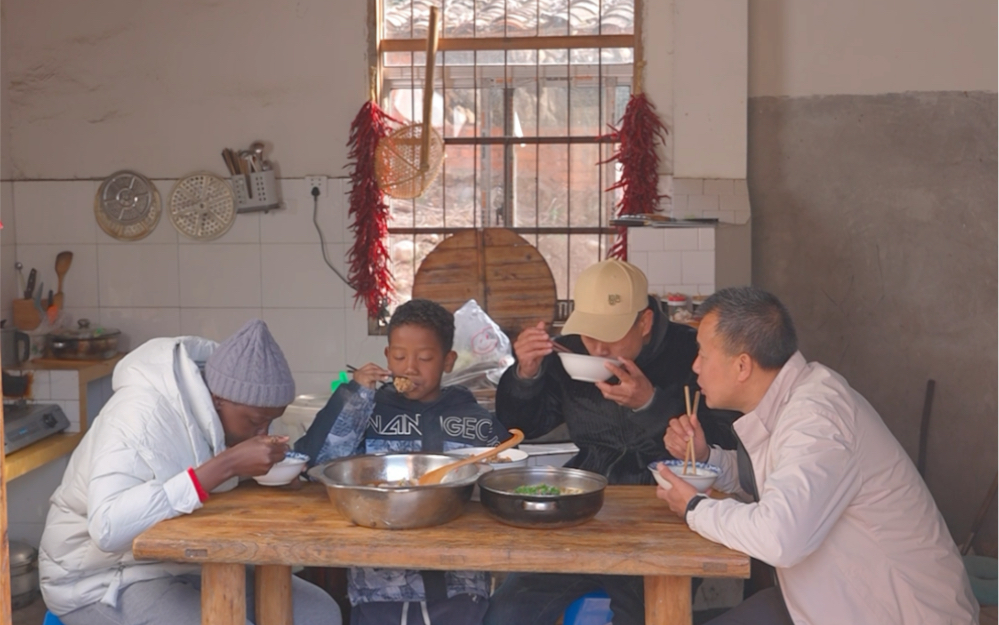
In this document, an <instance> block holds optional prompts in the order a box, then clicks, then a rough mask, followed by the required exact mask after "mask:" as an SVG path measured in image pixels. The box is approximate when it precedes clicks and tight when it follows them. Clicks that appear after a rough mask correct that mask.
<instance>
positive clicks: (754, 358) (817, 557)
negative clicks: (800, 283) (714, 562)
mask: <svg viewBox="0 0 999 625" xmlns="http://www.w3.org/2000/svg"><path fill="white" fill-rule="evenodd" d="M701 315H702V320H701V324H700V327H699V329H698V332H697V342H698V346H699V352H698V357H697V360H695V361H694V372H695V373H697V376H698V377H697V382H698V384H699V385H700V387H701V392H702V393H703V396H704V400H705V401H707V403H708V406H710V407H711V408H727V409H730V410H738V411H740V412H742V413H744V416H742V417H741V418H740V419H739V420H738V421H736V423H735V430H736V433H737V434H738V436H739V439H740V442H741V449H739V450H738V451H724V450H721V449H718V448H713V447H709V446H708V445H707V444H706V443H705V441H704V435H703V432H702V430H701V428H700V425H699V424H698V422H697V419H696V417H693V418H688V417H681V418H679V419H674V420H673V421H672V422H671V424H670V427H669V429H668V430H667V432H666V436H665V439H664V440H665V443H666V448H667V449H668V450H669V451H670V453H672V454H673V455H674V456H676V457H682V455H683V453H684V449H685V447H686V445H687V441H688V440H689V439H690V438H691V437H692V438H693V441H694V451H695V455H696V457H697V459H698V460H701V461H706V462H710V463H711V464H714V465H717V466H718V467H720V468H721V474H720V475H719V477H718V480H717V482H716V483H715V488H716V489H718V490H720V491H723V492H729V493H735V494H736V495H737V496H740V497H739V498H727V499H712V498H707V497H705V496H704V495H699V494H697V493H696V491H695V490H694V489H693V487H691V486H690V485H689V484H687V483H686V482H684V481H683V480H682V479H680V478H679V477H677V476H675V475H674V474H673V473H672V472H670V471H669V470H666V469H663V470H661V474H662V475H663V477H665V478H666V479H667V480H668V482H669V483H670V485H671V487H670V488H668V489H664V488H662V487H660V488H659V489H658V490H657V495H658V497H659V498H660V499H663V500H665V501H666V502H667V503H668V504H669V507H670V509H672V510H673V511H674V512H675V513H677V514H679V515H681V516H683V517H684V518H685V520H686V522H687V524H688V525H689V526H690V527H691V529H693V530H694V531H695V532H697V533H698V534H700V535H702V536H704V537H705V538H708V539H709V540H713V541H715V542H718V543H721V544H723V545H725V546H727V547H730V548H732V549H736V550H738V551H742V552H744V553H746V554H748V555H750V556H752V557H754V558H756V559H758V560H761V561H763V562H766V563H767V564H770V565H772V566H774V567H775V568H776V571H777V581H778V585H777V587H775V588H770V589H767V590H765V591H760V592H758V593H756V594H754V595H753V596H752V597H750V598H749V599H747V600H746V601H744V602H743V603H742V604H740V605H739V606H736V607H735V608H734V609H732V610H731V611H729V612H728V613H726V614H724V615H722V616H720V617H718V618H717V619H715V620H714V621H711V625H735V624H742V623H758V624H761V625H763V624H781V625H783V624H786V623H794V624H796V625H812V624H819V623H823V624H826V623H830V624H843V625H863V624H868V623H869V624H871V625H896V624H906V625H936V624H940V625H943V624H950V625H953V624H969V623H977V622H978V604H977V602H976V601H975V599H974V596H973V595H972V592H971V586H970V584H969V582H968V577H967V574H966V573H965V570H964V566H963V564H962V562H961V558H960V555H959V554H958V551H957V547H956V546H955V545H954V541H953V539H952V538H951V536H950V533H949V532H948V530H947V527H946V525H945V524H944V520H943V517H942V516H941V515H940V512H939V510H937V507H936V504H935V503H934V501H933V497H932V496H931V495H930V492H929V490H928V489H927V488H926V485H925V484H924V483H923V480H922V478H921V477H920V476H919V473H918V472H917V471H916V468H915V466H914V465H913V464H912V461H911V460H910V459H909V457H908V456H907V455H906V453H905V450H903V449H902V447H901V445H899V443H898V441H897V440H895V438H894V437H893V436H892V434H891V432H890V431H889V430H888V428H887V427H886V426H885V424H884V422H883V421H882V420H881V418H880V417H879V416H878V414H877V412H876V411H875V410H874V408H873V407H871V405H870V404H869V403H867V401H866V400H865V399H864V398H863V397H861V396H860V394H858V393H857V392H856V391H855V390H853V389H852V388H850V386H849V385H848V384H847V383H846V381H845V380H844V379H843V378H842V377H840V376H839V375H838V374H836V373H835V372H834V371H832V370H830V369H828V368H826V367H824V366H822V365H820V364H817V363H808V362H806V361H805V359H804V357H803V356H802V355H801V353H800V352H798V351H797V338H796V336H795V331H794V325H793V323H792V321H791V317H790V315H789V314H788V312H787V309H786V308H785V307H784V306H783V304H781V303H780V301H779V300H778V299H777V298H776V297H774V296H773V295H771V294H770V293H767V292H765V291H762V290H760V289H756V288H753V287H739V288H732V289H724V290H722V291H719V292H718V293H716V294H714V295H713V296H711V297H710V298H708V300H707V301H705V302H704V304H703V305H702V307H701Z"/></svg>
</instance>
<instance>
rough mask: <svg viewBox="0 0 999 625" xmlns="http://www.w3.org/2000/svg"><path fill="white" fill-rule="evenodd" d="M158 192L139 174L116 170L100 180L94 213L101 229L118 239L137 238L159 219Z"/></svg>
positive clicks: (151, 229)
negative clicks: (102, 180)
mask: <svg viewBox="0 0 999 625" xmlns="http://www.w3.org/2000/svg"><path fill="white" fill-rule="evenodd" d="M160 212H161V209H160V193H159V191H157V190H156V186H155V185H154V184H153V183H152V182H151V181H150V180H149V179H148V178H146V177H145V176H143V175H142V174H137V173H135V172H134V171H125V170H123V171H118V172H115V173H113V174H111V175H110V176H108V178H107V179H106V180H105V181H104V182H103V183H101V186H100V188H99V189H98V190H97V196H96V197H95V198H94V216H95V217H96V218H97V223H98V225H100V227H101V230H103V231H104V232H106V233H108V235H109V236H112V237H114V238H116V239H119V240H121V241H138V240H139V239H142V238H144V237H146V236H147V235H148V234H149V233H150V232H152V231H153V229H154V228H156V224H157V223H159V221H160Z"/></svg>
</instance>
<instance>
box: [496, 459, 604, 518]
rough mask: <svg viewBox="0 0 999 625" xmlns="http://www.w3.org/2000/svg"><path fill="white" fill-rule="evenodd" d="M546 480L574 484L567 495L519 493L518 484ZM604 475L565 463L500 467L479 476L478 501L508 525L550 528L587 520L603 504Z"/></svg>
mask: <svg viewBox="0 0 999 625" xmlns="http://www.w3.org/2000/svg"><path fill="white" fill-rule="evenodd" d="M536 484H547V485H549V486H558V487H560V488H566V487H568V488H578V489H580V491H581V492H579V493H575V494H571V495H522V494H519V493H515V492H513V491H514V490H515V489H516V488H517V487H518V486H534V485H536ZM606 486H607V478H605V477H604V476H602V475H600V474H598V473H592V472H590V471H582V470H580V469H567V468H565V467H520V468H514V469H503V470H502V471H496V472H495V473H490V474H489V475H485V476H483V477H482V479H480V480H479V490H480V493H481V494H480V498H481V499H482V505H483V507H484V508H485V509H486V512H488V513H489V514H490V515H491V516H492V517H493V518H495V519H496V520H498V521H502V522H503V523H506V524H508V525H513V526H516V527H526V528H543V529H552V528H558V527H571V526H573V525H579V524H580V523H585V522H586V521H589V520H590V519H592V518H593V517H594V516H596V514H597V512H600V508H602V507H603V505H604V488H606Z"/></svg>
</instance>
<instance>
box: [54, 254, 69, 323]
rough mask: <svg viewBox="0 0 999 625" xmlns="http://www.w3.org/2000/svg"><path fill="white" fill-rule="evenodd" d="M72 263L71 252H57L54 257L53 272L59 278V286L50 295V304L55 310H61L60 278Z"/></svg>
mask: <svg viewBox="0 0 999 625" xmlns="http://www.w3.org/2000/svg"><path fill="white" fill-rule="evenodd" d="M71 264H73V252H59V253H58V254H57V255H56V259H55V272H56V276H57V277H58V278H59V288H58V289H57V290H56V292H55V295H54V296H53V297H52V305H53V306H55V307H56V309H57V310H62V300H63V297H62V279H63V277H64V276H65V275H66V272H67V271H69V266H70V265H71Z"/></svg>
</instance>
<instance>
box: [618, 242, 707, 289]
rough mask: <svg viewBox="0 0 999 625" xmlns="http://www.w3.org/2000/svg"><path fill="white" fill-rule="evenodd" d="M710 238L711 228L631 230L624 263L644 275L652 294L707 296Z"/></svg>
mask: <svg viewBox="0 0 999 625" xmlns="http://www.w3.org/2000/svg"><path fill="white" fill-rule="evenodd" d="M718 227H724V226H723V225H719V226H718ZM714 235H715V229H714V228H631V229H630V230H629V231H628V260H629V261H630V262H631V263H632V264H634V265H635V266H637V267H639V268H640V269H641V270H642V271H643V272H645V275H646V277H647V278H648V279H649V291H650V292H652V293H656V294H658V295H661V296H663V295H665V294H666V293H674V292H677V293H686V294H688V295H709V294H711V293H713V292H714V282H715V236H714Z"/></svg>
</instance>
